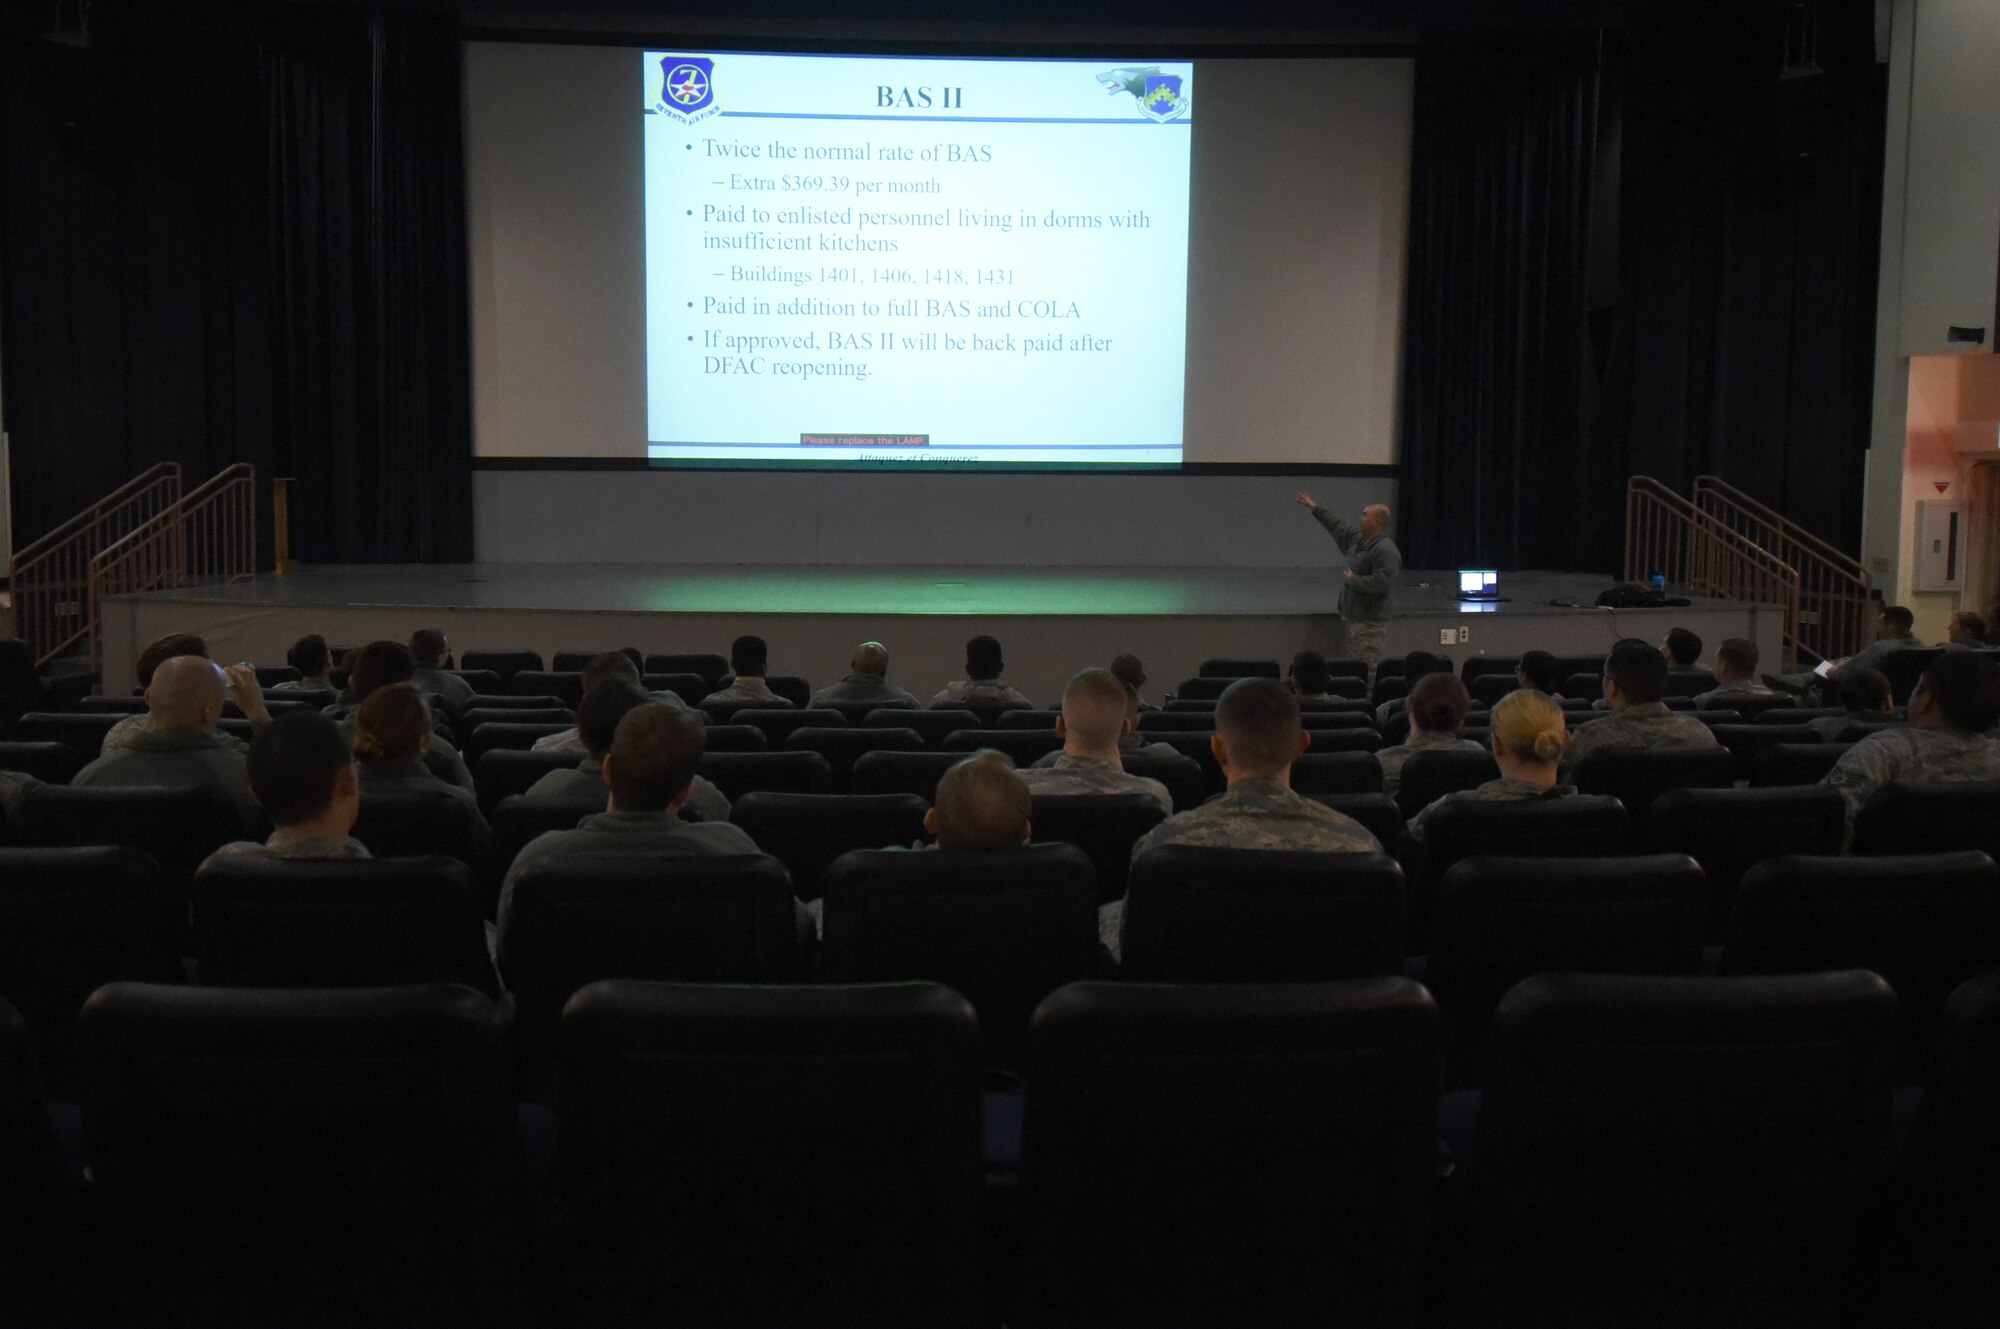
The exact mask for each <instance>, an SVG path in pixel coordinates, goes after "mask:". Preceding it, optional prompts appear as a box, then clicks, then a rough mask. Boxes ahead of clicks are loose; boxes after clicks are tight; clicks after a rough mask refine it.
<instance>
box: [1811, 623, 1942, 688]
mask: <svg viewBox="0 0 2000 1329" xmlns="http://www.w3.org/2000/svg"><path fill="white" fill-rule="evenodd" d="M1916 622H1917V616H1916V615H1915V614H1912V613H1911V612H1910V611H1909V610H1907V609H1905V608H1904V607H1903V606H1901V605H1885V606H1883V608H1882V612H1881V614H1880V615H1879V616H1878V617H1877V618H1876V620H1875V640H1874V641H1873V642H1872V643H1870V644H1869V645H1868V646H1867V647H1866V648H1864V649H1863V650H1860V651H1858V652H1856V653H1855V654H1853V655H1851V656H1849V657H1848V658H1847V659H1845V660H1842V661H1841V662H1840V665H1839V667H1838V668H1837V669H1835V670H1834V671H1833V675H1832V677H1833V680H1834V682H1835V683H1836V684H1838V683H1839V681H1840V679H1841V677H1842V676H1843V675H1844V674H1846V673H1847V671H1848V670H1850V669H1880V668H1882V663H1883V661H1885V660H1887V659H1888V658H1889V655H1890V652H1892V651H1902V650H1914V649H1917V648H1920V647H1922V646H1923V644H1924V643H1923V642H1922V641H1921V640H1920V639H1919V638H1918V637H1917V635H1916V633H1915V632H1913V631H1911V629H1912V628H1913V627H1915V626H1916Z"/></svg>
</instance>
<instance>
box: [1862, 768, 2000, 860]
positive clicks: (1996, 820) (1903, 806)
mask: <svg viewBox="0 0 2000 1329" xmlns="http://www.w3.org/2000/svg"><path fill="white" fill-rule="evenodd" d="M1953 849H1979V850H1984V851H1985V852H1986V853H1988V854H1991V855H1993V856H1994V857H1996V858H2000V780H1970V781H1965V782H1962V783H1956V784H1916V783H1911V784H1901V783H1897V784H1886V785H1883V786H1882V787H1881V788H1880V789H1877V790H1876V791H1875V792H1874V794H1873V795H1871V796H1870V797H1869V799H1868V802H1867V805H1866V806H1864V807H1863V808H1862V809H1861V812H1860V814H1859V815H1857V816H1856V817H1855V819H1854V852H1855V853H1857V854H1939V853H1945V852H1947V851H1950V850H1953Z"/></svg>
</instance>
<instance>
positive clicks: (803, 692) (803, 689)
mask: <svg viewBox="0 0 2000 1329" xmlns="http://www.w3.org/2000/svg"><path fill="white" fill-rule="evenodd" d="M764 684H765V686H766V687H768V688H770V689H771V691H773V692H775V693H777V694H778V695H779V696H780V697H783V698H784V699H785V700H786V701H788V702H790V703H791V704H792V705H794V706H797V707H800V708H801V709H803V708H804V707H807V706H810V705H812V691H813V689H812V684H811V683H809V682H807V681H806V680H805V679H803V678H800V677H799V676H798V675H797V674H772V675H771V676H770V677H769V678H767V679H765V680H764Z"/></svg>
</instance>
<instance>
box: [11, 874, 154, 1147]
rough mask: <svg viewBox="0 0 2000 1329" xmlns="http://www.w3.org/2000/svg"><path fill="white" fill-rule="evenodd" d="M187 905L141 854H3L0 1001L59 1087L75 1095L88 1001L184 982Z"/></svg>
mask: <svg viewBox="0 0 2000 1329" xmlns="http://www.w3.org/2000/svg"><path fill="white" fill-rule="evenodd" d="M183 899H184V896H183V895H182V893H181V891H180V890H179V889H177V888H176V887H175V886H174V885H173V884H172V883H170V882H169V881H168V879H167V877H166V874H165V873H163V872H162V871H161V870H160V866H159V864H157V863H155V862H154V861H153V859H152V858H151V857H150V856H149V855H147V854H144V853H141V852H140V851H139V850H137V849H131V848H126V847H123V846H103V847H99V848H74V849H0V996H4V997H5V998H6V999H7V1000H8V1001H10V1002H12V1003H13V1005H14V1007H15V1009H16V1010H18V1011H19V1012H20V1014H21V1016H22V1018H23V1019H24V1020H25V1021H26V1023H27V1037H28V1039H29V1046H30V1047H31V1048H32V1049H33V1052H34V1057H35V1060H36V1062H37V1063H38V1064H39V1066H40V1067H41V1076H42V1078H43V1079H44V1080H46V1081H47V1082H48V1086H49V1088H51V1089H52V1090H55V1091H57V1092H59V1093H60V1094H61V1095H62V1096H63V1097H65V1098H68V1097H71V1096H73V1092H74V1089H75V1063H74V1058H73V1041H74V1033H75V1027H76V1013H77V1010H78V1009H79V1008H80V1007H81V1006H82V1005H83V1001H84V998H86V997H88V996H89V995H90V994H91V993H92V992H95V991H96V990H97V989H98V988H100V987H102V986H103V985H104V984H106V983H110V982H114V981H116V980H118V979H133V980H137V981H141V982H149V983H175V982H179V981H180V979H181V976H182V975H181V961H180V953H181V934H182V932H183V931H184V929H185V911H184V906H183ZM4 1175H5V1174H4V1173H0V1176H4Z"/></svg>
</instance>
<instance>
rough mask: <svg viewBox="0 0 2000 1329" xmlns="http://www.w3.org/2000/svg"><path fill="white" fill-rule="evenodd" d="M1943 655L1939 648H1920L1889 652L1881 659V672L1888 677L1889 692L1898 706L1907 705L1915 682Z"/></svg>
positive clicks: (1914, 687) (1941, 649)
mask: <svg viewBox="0 0 2000 1329" xmlns="http://www.w3.org/2000/svg"><path fill="white" fill-rule="evenodd" d="M1943 655H1944V648H1943V647H1941V646H1921V647H1905V648H1903V649H1902V650H1896V651H1890V652H1888V653H1887V654H1886V655H1884V656H1883V657H1882V672H1883V673H1884V674H1886V675H1887V676H1888V679H1889V692H1890V694H1891V695H1893V696H1894V697H1895V699H1896V704H1897V705H1898V706H1907V705H1908V704H1909V701H1910V695H1911V694H1912V693H1914V692H1915V691H1916V690H1917V680H1919V679H1921V678H1922V677H1923V676H1924V670H1926V669H1929V668H1930V667H1931V666H1932V665H1934V664H1936V663H1937V662H1938V660H1939V659H1941V658H1942V657H1943Z"/></svg>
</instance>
